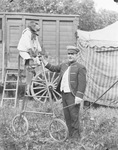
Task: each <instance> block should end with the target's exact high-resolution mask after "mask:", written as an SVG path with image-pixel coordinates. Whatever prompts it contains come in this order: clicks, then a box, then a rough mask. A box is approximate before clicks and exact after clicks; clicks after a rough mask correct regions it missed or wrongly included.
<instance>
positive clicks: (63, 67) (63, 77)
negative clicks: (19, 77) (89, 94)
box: [41, 46, 86, 138]
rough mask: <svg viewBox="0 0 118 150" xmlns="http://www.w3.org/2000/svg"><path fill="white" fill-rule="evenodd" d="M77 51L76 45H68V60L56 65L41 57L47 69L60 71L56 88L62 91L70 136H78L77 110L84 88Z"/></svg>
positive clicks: (83, 68)
mask: <svg viewBox="0 0 118 150" xmlns="http://www.w3.org/2000/svg"><path fill="white" fill-rule="evenodd" d="M78 52H79V49H78V48H77V47H75V46H68V47H67V53H68V54H67V58H68V62H65V63H62V64H60V65H56V66H55V65H51V64H50V63H48V62H47V60H45V59H44V58H43V57H42V58H41V60H42V62H43V63H44V65H45V67H46V68H47V69H49V70H50V71H53V72H58V73H60V75H59V81H58V83H57V90H60V91H61V93H62V102H63V107H66V108H65V109H64V116H65V121H66V124H67V127H68V130H69V136H70V137H71V138H80V128H79V110H80V103H81V102H82V101H83V96H84V92H85V88H86V68H85V67H84V66H83V65H81V64H79V63H78V62H77V53H78ZM70 105H71V106H70Z"/></svg>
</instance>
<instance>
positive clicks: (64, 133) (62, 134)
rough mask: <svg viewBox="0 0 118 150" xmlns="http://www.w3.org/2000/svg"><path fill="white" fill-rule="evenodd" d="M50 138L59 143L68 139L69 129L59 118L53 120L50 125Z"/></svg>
mask: <svg viewBox="0 0 118 150" xmlns="http://www.w3.org/2000/svg"><path fill="white" fill-rule="evenodd" d="M49 134H50V137H51V138H52V139H53V140H54V141H57V142H64V141H65V140H66V139H67V137H68V128H67V126H66V124H65V122H64V121H63V120H61V119H59V118H56V119H53V120H52V121H51V123H50V125H49Z"/></svg>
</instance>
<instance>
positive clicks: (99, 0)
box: [94, 0, 118, 12]
mask: <svg viewBox="0 0 118 150" xmlns="http://www.w3.org/2000/svg"><path fill="white" fill-rule="evenodd" d="M94 2H95V7H96V9H97V10H99V9H101V8H103V9H107V10H114V11H116V12H118V3H115V2H114V0H94Z"/></svg>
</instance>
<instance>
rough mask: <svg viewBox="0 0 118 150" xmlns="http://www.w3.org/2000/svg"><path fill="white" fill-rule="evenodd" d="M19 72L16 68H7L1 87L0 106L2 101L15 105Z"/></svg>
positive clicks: (2, 104) (2, 103)
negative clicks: (0, 97)
mask: <svg viewBox="0 0 118 150" xmlns="http://www.w3.org/2000/svg"><path fill="white" fill-rule="evenodd" d="M18 84H19V74H18V69H7V70H6V75H5V81H4V87H3V94H2V100H1V104H0V106H1V107H3V106H4V101H7V103H9V102H10V103H9V104H10V105H11V104H12V105H14V107H16V104H17V95H18Z"/></svg>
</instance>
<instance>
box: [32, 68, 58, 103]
mask: <svg viewBox="0 0 118 150" xmlns="http://www.w3.org/2000/svg"><path fill="white" fill-rule="evenodd" d="M45 73H46V78H47V83H46V81H45V75H44V72H43V70H42V71H40V72H39V73H38V74H37V75H36V76H35V77H34V78H33V80H32V83H31V94H32V96H33V98H34V99H35V100H36V101H40V102H42V103H45V102H47V101H49V93H48V89H47V88H49V91H50V93H51V97H52V100H53V102H57V101H60V100H61V94H60V93H59V92H58V91H57V90H56V87H57V82H58V79H59V75H58V73H55V72H51V71H49V70H46V71H45ZM46 84H47V85H46Z"/></svg>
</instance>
